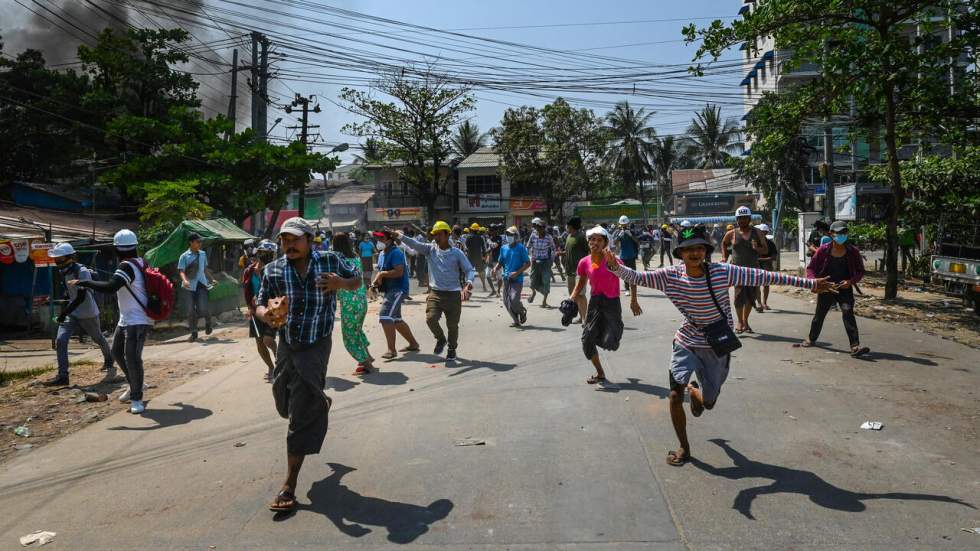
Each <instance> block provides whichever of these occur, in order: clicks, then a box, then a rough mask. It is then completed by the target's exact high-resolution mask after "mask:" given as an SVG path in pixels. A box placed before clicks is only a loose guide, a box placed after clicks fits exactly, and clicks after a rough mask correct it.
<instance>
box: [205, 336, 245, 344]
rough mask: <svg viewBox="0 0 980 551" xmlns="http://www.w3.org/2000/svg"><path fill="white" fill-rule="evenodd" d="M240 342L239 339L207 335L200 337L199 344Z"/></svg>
mask: <svg viewBox="0 0 980 551" xmlns="http://www.w3.org/2000/svg"><path fill="white" fill-rule="evenodd" d="M236 342H238V340H237V339H222V338H219V337H205V338H203V339H198V341H197V344H199V345H200V346H213V345H215V344H235V343H236Z"/></svg>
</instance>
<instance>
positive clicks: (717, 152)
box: [685, 105, 742, 168]
mask: <svg viewBox="0 0 980 551" xmlns="http://www.w3.org/2000/svg"><path fill="white" fill-rule="evenodd" d="M740 137H741V131H740V130H739V127H738V124H737V123H736V122H735V121H734V120H731V119H729V120H724V119H722V117H721V108H720V107H718V106H717V105H705V106H704V108H703V109H702V110H701V111H698V112H697V113H695V114H694V119H692V120H691V125H690V126H688V127H687V138H686V140H685V141H686V145H687V148H688V150H689V151H688V155H690V156H691V157H692V158H693V160H694V163H695V166H696V167H697V168H724V167H725V162H726V160H727V159H728V157H730V156H731V155H732V154H734V153H737V152H739V151H740V150H741V147H742V143H741V140H740Z"/></svg>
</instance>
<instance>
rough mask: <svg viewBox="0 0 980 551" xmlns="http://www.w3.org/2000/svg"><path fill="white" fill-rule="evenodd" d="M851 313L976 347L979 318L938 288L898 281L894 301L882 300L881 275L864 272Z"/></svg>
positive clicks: (791, 289)
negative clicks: (859, 292) (896, 295)
mask: <svg viewBox="0 0 980 551" xmlns="http://www.w3.org/2000/svg"><path fill="white" fill-rule="evenodd" d="M858 287H859V288H860V290H861V291H862V292H863V293H864V294H863V295H858V294H855V304H854V313H855V314H857V315H859V316H861V317H865V318H872V319H877V320H882V321H887V322H890V323H897V324H900V325H905V326H906V327H911V328H912V329H914V330H915V331H918V332H920V333H928V334H930V335H937V336H940V337H943V338H945V339H949V340H952V341H955V342H958V343H960V344H965V345H967V346H970V347H973V348H980V316H978V315H977V314H976V313H974V311H973V308H971V307H967V306H964V305H963V302H962V301H961V300H960V299H959V298H957V297H950V296H946V295H945V294H944V293H943V290H942V287H939V286H937V285H930V284H926V283H922V282H920V281H908V282H899V288H898V298H896V299H893V300H884V298H883V297H884V295H885V276H884V274H881V273H868V274H866V275H865V277H864V279H863V280H862V281H861V283H860V284H859V285H858ZM771 289H772V290H773V291H776V292H779V293H783V294H788V295H795V296H799V297H801V298H803V299H805V300H808V301H809V300H813V298H812V296H811V293H810V292H809V291H806V290H803V289H797V288H795V287H782V286H777V287H771Z"/></svg>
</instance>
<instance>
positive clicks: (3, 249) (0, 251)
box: [0, 241, 14, 264]
mask: <svg viewBox="0 0 980 551" xmlns="http://www.w3.org/2000/svg"><path fill="white" fill-rule="evenodd" d="M13 263H14V246H13V244H12V243H11V242H10V241H0V264H13Z"/></svg>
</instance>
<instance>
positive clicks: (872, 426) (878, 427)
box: [861, 421, 885, 430]
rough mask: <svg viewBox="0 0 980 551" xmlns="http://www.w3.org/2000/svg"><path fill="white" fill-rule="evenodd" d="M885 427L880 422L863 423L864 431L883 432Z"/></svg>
mask: <svg viewBox="0 0 980 551" xmlns="http://www.w3.org/2000/svg"><path fill="white" fill-rule="evenodd" d="M884 426H885V425H884V424H883V423H880V422H878V421H865V422H863V423H861V428H862V429H864V430H881V428H882V427H884Z"/></svg>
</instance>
